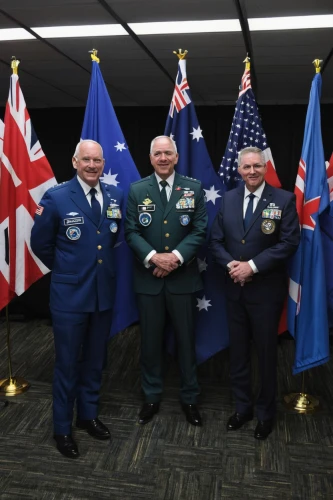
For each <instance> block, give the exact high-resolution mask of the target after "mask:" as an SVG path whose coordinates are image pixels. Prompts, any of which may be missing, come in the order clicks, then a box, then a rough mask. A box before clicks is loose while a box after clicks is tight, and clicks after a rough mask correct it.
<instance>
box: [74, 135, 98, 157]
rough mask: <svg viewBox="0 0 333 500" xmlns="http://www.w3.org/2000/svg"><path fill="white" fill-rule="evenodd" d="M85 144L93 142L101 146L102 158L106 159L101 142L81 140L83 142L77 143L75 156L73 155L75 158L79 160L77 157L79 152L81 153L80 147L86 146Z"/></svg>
mask: <svg viewBox="0 0 333 500" xmlns="http://www.w3.org/2000/svg"><path fill="white" fill-rule="evenodd" d="M85 142H93V143H94V144H97V146H99V147H100V148H101V151H102V158H104V155H103V148H102V146H101V145H100V143H99V142H97V141H93V140H92V139H81V141H80V142H78V143H77V145H76V148H75V151H74V154H73V156H74V158H77V155H78V154H79V151H80V146H81V144H84V143H85Z"/></svg>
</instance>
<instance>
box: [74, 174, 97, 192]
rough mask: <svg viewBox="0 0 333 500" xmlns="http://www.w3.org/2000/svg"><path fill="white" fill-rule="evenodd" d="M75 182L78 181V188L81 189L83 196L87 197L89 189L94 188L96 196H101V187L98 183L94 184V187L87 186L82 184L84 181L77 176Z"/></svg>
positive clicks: (84, 183)
mask: <svg viewBox="0 0 333 500" xmlns="http://www.w3.org/2000/svg"><path fill="white" fill-rule="evenodd" d="M77 180H78V182H79V184H80V186H81V187H82V189H83V191H84V194H85V196H87V195H88V194H89V192H90V189H91V188H92V187H94V188H95V189H96V191H97V196H98V195H99V194H101V192H102V190H101V186H100V183H99V182H98V183H97V184H96V186H89V184H87V183H86V182H84V181H83V180H82V179H81V177H79V176H78V175H77Z"/></svg>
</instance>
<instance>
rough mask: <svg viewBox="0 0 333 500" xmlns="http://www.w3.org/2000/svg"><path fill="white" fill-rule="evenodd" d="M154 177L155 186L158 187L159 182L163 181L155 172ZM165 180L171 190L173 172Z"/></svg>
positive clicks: (173, 178)
mask: <svg viewBox="0 0 333 500" xmlns="http://www.w3.org/2000/svg"><path fill="white" fill-rule="evenodd" d="M155 177H156V180H157V184H158V185H160V182H161V181H163V179H162V178H161V177H160V176H159V175H157V173H156V172H155ZM165 180H166V181H167V183H168V184H169V186H170V187H171V188H172V186H173V183H174V181H175V171H173V172H172V174H171V175H170V177H168V178H167V179H165Z"/></svg>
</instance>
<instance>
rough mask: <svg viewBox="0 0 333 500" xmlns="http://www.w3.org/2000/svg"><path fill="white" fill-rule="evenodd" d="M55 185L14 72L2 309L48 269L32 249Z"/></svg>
mask: <svg viewBox="0 0 333 500" xmlns="http://www.w3.org/2000/svg"><path fill="white" fill-rule="evenodd" d="M0 130H1V128H0ZM0 142H1V141H0ZM55 184H56V180H55V177H54V174H53V171H52V169H51V167H50V164H49V162H48V161H47V159H46V157H45V155H44V153H43V150H42V148H41V145H40V143H39V141H38V139H37V137H36V135H35V132H34V129H33V127H32V124H31V120H30V116H29V113H28V110H27V108H26V104H25V101H24V97H23V94H22V91H21V89H20V84H19V78H18V75H12V76H11V79H10V88H9V96H8V101H7V105H6V112H5V119H4V134H3V152H2V156H1V163H0V310H1V309H2V308H3V307H5V306H6V305H7V304H8V303H9V302H10V301H11V299H12V298H13V297H14V296H15V294H16V295H21V294H22V293H23V292H24V291H25V290H26V289H27V288H28V287H29V286H30V285H32V283H34V282H35V281H37V280H38V279H39V278H41V277H42V276H43V275H44V274H46V273H47V272H49V269H48V268H47V267H45V266H44V264H43V263H42V262H41V261H40V260H39V259H38V258H37V257H36V256H35V255H34V253H33V252H32V250H31V248H30V234H31V228H32V225H33V219H34V214H35V212H36V208H37V204H38V203H39V201H40V199H41V198H42V196H43V194H44V193H45V191H46V190H47V189H48V188H49V187H51V186H54V185H55Z"/></svg>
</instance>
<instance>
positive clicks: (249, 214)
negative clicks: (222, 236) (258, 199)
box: [243, 193, 255, 231]
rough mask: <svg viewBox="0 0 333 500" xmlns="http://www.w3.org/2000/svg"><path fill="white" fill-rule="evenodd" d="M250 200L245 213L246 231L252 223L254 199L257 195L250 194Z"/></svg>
mask: <svg viewBox="0 0 333 500" xmlns="http://www.w3.org/2000/svg"><path fill="white" fill-rule="evenodd" d="M248 198H249V204H248V206H247V209H246V212H245V217H244V221H243V223H244V229H245V231H246V230H247V228H248V227H249V225H250V221H251V219H252V215H253V199H254V198H255V195H254V194H253V193H251V194H249V196H248Z"/></svg>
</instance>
